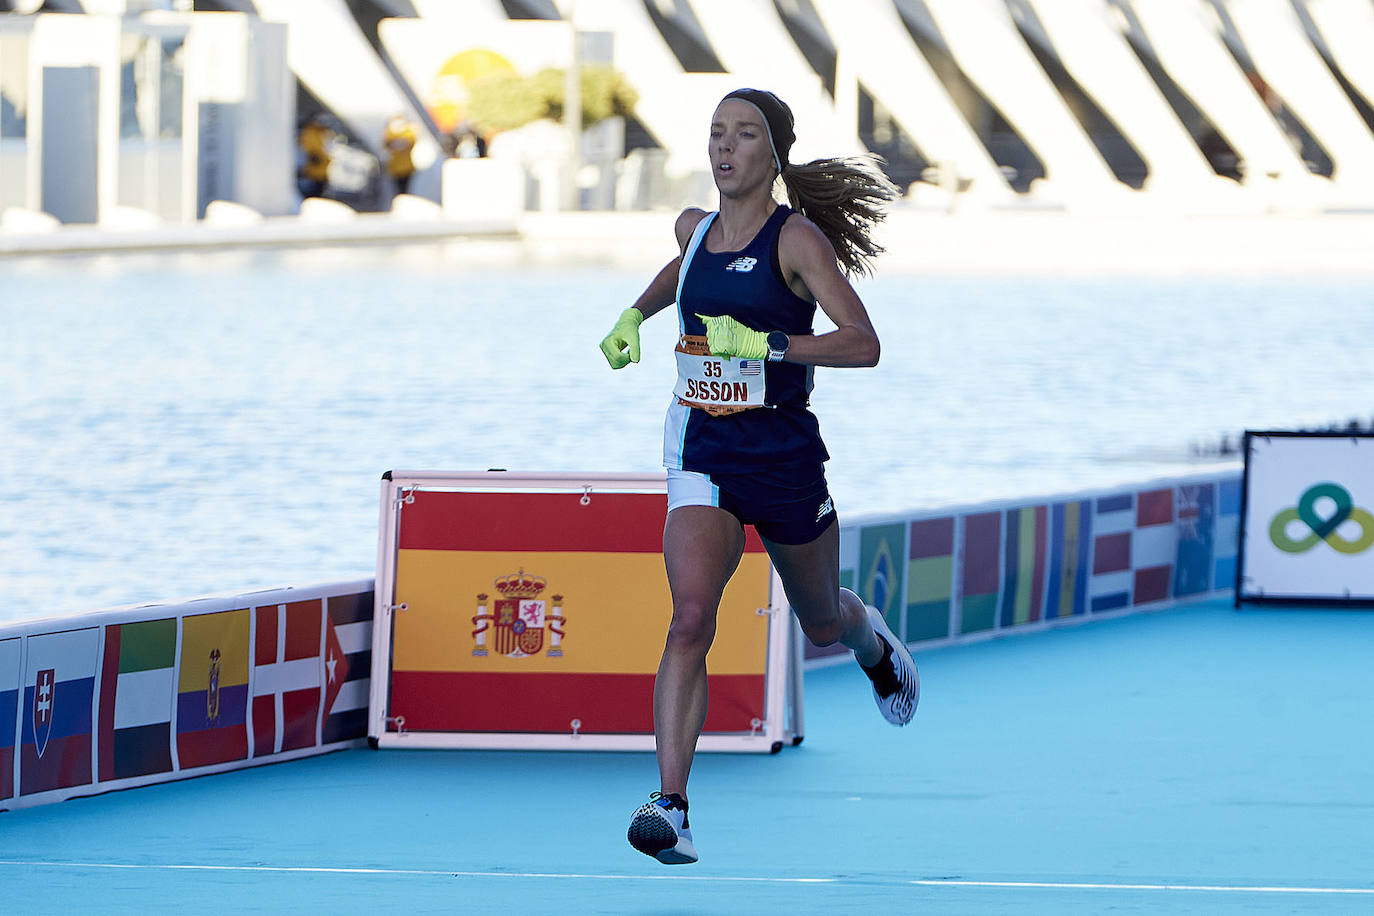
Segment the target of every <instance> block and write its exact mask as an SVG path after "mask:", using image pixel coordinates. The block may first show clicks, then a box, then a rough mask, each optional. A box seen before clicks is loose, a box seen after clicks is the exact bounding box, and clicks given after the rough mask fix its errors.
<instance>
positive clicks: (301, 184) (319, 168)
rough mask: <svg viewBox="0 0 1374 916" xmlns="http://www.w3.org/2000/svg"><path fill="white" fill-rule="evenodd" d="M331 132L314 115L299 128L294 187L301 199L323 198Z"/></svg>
mask: <svg viewBox="0 0 1374 916" xmlns="http://www.w3.org/2000/svg"><path fill="white" fill-rule="evenodd" d="M332 140H333V131H331V130H330V129H329V127H328V126H327V125H326V124H325V122H324V118H322V117H321V116H319V115H314V116H312V117H311V118H310V120H308V121H306V122H305V126H304V127H302V128H301V132H300V136H299V138H298V140H297V142H298V143H299V144H300V148H301V154H302V158H301V165H300V169H299V170H298V171H297V173H296V185H297V187H298V188H299V189H300V192H301V197H323V196H324V192H325V189H326V187H327V186H328V184H329V162H330V155H329V144H330V142H331V141H332Z"/></svg>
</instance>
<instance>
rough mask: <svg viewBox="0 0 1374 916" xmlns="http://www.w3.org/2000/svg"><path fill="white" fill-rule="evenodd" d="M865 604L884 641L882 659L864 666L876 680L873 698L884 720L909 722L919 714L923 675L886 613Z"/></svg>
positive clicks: (880, 639)
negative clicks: (874, 663)
mask: <svg viewBox="0 0 1374 916" xmlns="http://www.w3.org/2000/svg"><path fill="white" fill-rule="evenodd" d="M865 607H866V608H867V609H868V619H869V622H870V623H872V624H873V632H874V633H876V634H877V636H878V641H879V642H880V643H882V644H883V659H882V661H880V662H879V663H878V664H877V665H875V666H873V667H872V668H864V669H863V670H864V673H865V674H867V675H868V677H869V680H871V681H872V682H873V701H874V702H875V703H877V704H878V711H879V712H881V713H882V714H883V718H884V719H887V721H889V722H891V723H892V724H893V725H906V724H907V723H908V722H910V721H911V717H912V716H914V715H916V704H917V703H919V702H920V701H921V675H920V674H919V673H918V672H917V671H916V662H915V661H913V660H912V658H911V653H910V652H908V651H907V648H906V645H905V644H903V642H902V641H901V640H900V639H898V638H897V634H895V633H893V632H892V629H891V628H890V627H889V626H888V625H887V621H886V620H884V619H883V615H882V614H881V613H879V612H878V609H877V608H875V607H872V606H871V605H865ZM860 667H862V666H860Z"/></svg>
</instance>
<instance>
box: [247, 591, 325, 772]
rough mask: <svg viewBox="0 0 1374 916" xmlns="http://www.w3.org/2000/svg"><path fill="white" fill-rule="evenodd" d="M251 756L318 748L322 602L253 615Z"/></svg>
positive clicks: (267, 609) (299, 603) (262, 610)
mask: <svg viewBox="0 0 1374 916" xmlns="http://www.w3.org/2000/svg"><path fill="white" fill-rule="evenodd" d="M254 613H255V614H256V616H257V619H256V621H255V623H256V626H257V633H256V635H255V637H254V640H253V643H254V648H253V756H254V757H262V756H264V755H266V754H275V753H280V752H281V751H290V750H295V749H297V748H302V747H313V746H314V745H315V744H316V743H317V736H318V729H319V718H320V682H321V664H322V663H321V661H320V641H321V632H322V631H321V625H322V619H323V614H324V605H323V602H321V601H320V600H318V599H316V600H314V601H297V602H294V603H292V604H280V605H274V606H270V607H260V608H257V609H256V611H255V612H254Z"/></svg>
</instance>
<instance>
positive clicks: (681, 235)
mask: <svg viewBox="0 0 1374 916" xmlns="http://www.w3.org/2000/svg"><path fill="white" fill-rule="evenodd" d="M795 139H796V137H795V134H794V128H793V119H792V111H791V109H790V108H788V107H787V105H786V104H784V103H783V102H782V100H781V99H779V98H778V97H777V96H775V95H774V94H773V93H771V92H765V91H762V90H758V89H740V90H736V91H735V92H732V93H730V94H729V95H727V96H726V97H725V98H724V99H722V100H721V102H720V104H719V105H718V106H717V108H716V111H715V115H714V116H713V117H712V119H711V131H710V141H709V143H708V145H707V149H708V155H709V159H710V163H711V171H712V174H713V175H714V178H715V183H716V189H717V190H718V191H719V192H720V209H719V210H718V211H716V212H715V213H704V212H702V211H701V210H697V209H688V210H684V211H683V212H682V214H681V215H679V216H678V218H677V225H676V227H675V228H676V235H677V244H678V251H679V255H678V256H677V257H676V258H674V259H673V260H672V261H670V262H668V264H667V265H666V266H665V267H664V268H663V270H661V271H660V272H659V274H658V276H657V277H655V278H654V280H653V281H652V282H651V283H650V284H649V287H648V289H646V290H645V291H644V293H643V294H642V295H641V296H640V297H639V299H638V300H637V301H636V302H635V304H634V305H633V306H632V307H630V308H628V309H626V310H625V311H624V312H622V313H621V315H620V318H619V320H618V321H617V322H616V324H615V327H614V328H613V329H612V331H611V333H610V334H608V335H607V336H606V339H605V340H604V341H602V344H601V351H602V353H604V354H605V356H606V359H607V361H608V362H609V363H610V365H611V368H613V369H620V368H623V367H625V366H626V365H628V364H629V363H631V362H638V361H639V356H640V344H639V324H640V322H642V321H644V320H645V319H646V318H649V317H650V316H652V315H655V314H657V313H658V312H660V311H663V310H665V309H666V308H668V307H669V306H670V305H672V304H673V303H674V302H676V303H677V312H678V315H677V319H678V321H677V323H678V331H679V338H678V346H677V354H676V356H677V366H678V384H677V387H676V389H675V391H674V395H675V396H674V397H673V399H672V401H671V403H670V405H669V408H668V417H667V421H666V422H665V424H664V449H663V450H664V465H665V466H666V467H667V468H668V519H667V522H666V524H665V526H664V530H663V559H664V565H665V567H666V568H667V573H668V589H669V592H670V593H671V595H672V602H673V615H672V620H671V622H670V623H669V626H668V636H667V640H666V644H665V646H664V649H663V657H662V659H661V661H660V662H659V667H658V673H657V676H656V677H655V680H654V739H655V743H656V747H657V751H658V770H659V791H657V792H654V793H653V794H652V795H651V796H650V801H649V802H648V803H646V804H644V805H641V806H640V807H639V808H638V809H637V810H636V811H635V812H634V814H633V815H632V818H631V822H630V828H629V831H628V839H629V841H630V845H632V846H633V847H634V848H635V849H637V850H639V851H640V852H642V853H644V854H646V855H650V856H653V857H654V858H656V859H657V860H658V861H660V862H662V863H664V864H665V865H674V864H684V863H688V862H695V861H697V850H696V846H695V844H694V841H693V839H692V831H691V828H690V825H689V823H688V818H687V777H688V773H689V771H690V770H691V766H692V760H693V757H694V756H695V754H696V746H697V739H698V738H699V737H700V736H701V731H702V728H703V727H704V726H705V723H706V705H707V696H706V693H707V679H706V655H707V652H708V651H709V650H710V648H711V643H712V641H713V640H714V638H715V631H716V613H717V611H718V609H719V606H720V600H721V596H722V593H723V592H724V590H725V586H726V583H727V582H728V581H729V580H730V577H731V576H732V575H733V574H734V572H735V568H736V567H737V566H738V565H739V561H740V558H741V556H742V554H743V551H744V544H745V534H744V526H745V525H746V524H749V525H753V526H754V529H755V530H756V531H757V532H758V534H759V536H760V538H761V539H762V541H763V545H764V547H765V548H767V550H768V554H769V558H770V559H771V560H772V562H773V567H774V569H776V570H777V573H778V576H779V577H780V578H781V579H782V584H783V589H784V591H785V592H786V594H787V601H788V604H790V605H791V607H792V611H793V613H794V614H796V616H797V620H798V621H799V622H800V624H801V628H802V631H803V632H804V633H805V634H806V635H807V636H808V637H809V638H810V639H811V641H812V642H813V643H815V644H816V645H821V646H824V645H831V644H833V643H836V642H838V643H840V644H842V645H844V646H846V647H848V648H849V649H852V650H853V652H854V656H855V658H856V659H857V660H858V662H859V665H860V666H861V667H862V668H863V670H864V673H865V674H867V675H868V678H869V680H870V681H871V682H872V686H873V699H874V701H875V702H876V703H877V705H878V709H879V711H880V712H881V713H882V715H883V717H884V718H886V719H887V720H888V721H889V722H891V723H892V724H893V725H905V724H907V723H908V722H910V721H911V718H912V716H913V714H914V713H915V712H916V704H917V702H918V700H919V697H920V680H919V677H918V674H917V671H916V665H915V663H914V662H913V661H912V658H911V654H910V653H909V652H908V651H907V648H906V646H905V645H904V644H903V643H902V641H901V640H900V639H899V638H898V637H897V636H896V635H895V634H894V633H893V632H892V630H891V629H890V628H889V627H888V625H887V623H886V621H884V620H883V616H882V614H881V613H879V612H878V611H877V610H876V609H875V608H872V607H866V606H865V605H864V603H863V601H862V600H861V599H860V598H859V596H858V595H856V594H854V592H852V591H850V590H849V589H846V588H841V587H840V568H839V567H840V557H839V544H840V537H839V525H838V524H837V523H836V515H835V506H834V502H833V501H832V500H831V498H830V493H829V490H828V487H827V485H826V481H825V469H824V462H825V461H826V460H827V459H828V458H829V457H830V456H829V454H828V453H827V452H826V448H825V444H824V443H823V442H822V441H821V436H820V428H819V424H818V423H817V421H816V417H815V415H813V414H812V413H811V411H810V410H809V409H808V405H809V403H810V394H811V388H812V370H813V368H814V367H815V366H837V367H843V366H853V367H860V366H873V365H876V364H877V362H878V354H879V344H878V335H877V333H876V332H875V331H874V330H873V325H872V323H871V322H870V321H869V317H868V312H867V310H866V309H865V308H864V304H863V302H862V301H860V299H859V296H858V295H857V294H856V293H855V291H854V288H853V286H851V285H850V283H849V280H848V278H847V277H846V276H845V274H846V273H849V274H854V273H862V272H866V271H867V270H868V268H869V265H870V261H871V260H872V258H873V257H874V256H876V255H877V254H878V253H879V252H881V251H882V249H881V247H879V246H878V245H877V244H875V243H874V242H873V241H872V238H871V235H870V232H871V230H872V227H873V225H874V224H875V223H876V222H877V221H878V220H880V219H882V217H883V215H884V210H883V208H884V207H885V205H886V204H887V203H888V202H889V201H891V200H893V199H894V198H895V197H896V196H897V194H898V192H897V189H896V188H895V187H894V186H893V185H892V183H891V182H890V181H889V180H887V178H886V177H885V176H884V175H883V174H882V173H881V172H880V171H879V170H878V169H877V168H876V166H875V164H874V162H873V160H871V159H860V158H855V159H822V160H815V161H813V162H808V163H805V164H794V163H791V162H789V161H788V153H789V152H790V150H791V148H792V144H793V142H794V141H795ZM779 177H781V179H782V183H783V184H784V185H785V186H786V189H787V195H788V199H789V200H790V202H791V206H790V207H789V206H788V205H786V204H781V203H778V202H777V201H776V200H774V198H773V187H774V182H775V181H776V180H777V179H778V178H779ZM817 306H819V307H820V309H821V310H822V311H824V312H825V314H826V316H827V317H828V318H829V319H830V320H831V321H832V322H833V323H834V325H835V328H836V329H835V330H834V331H831V332H829V333H824V334H816V333H815V332H814V330H813V322H814V319H815V315H816V308H817Z"/></svg>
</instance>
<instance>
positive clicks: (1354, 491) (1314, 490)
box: [1236, 432, 1374, 603]
mask: <svg viewBox="0 0 1374 916" xmlns="http://www.w3.org/2000/svg"><path fill="white" fill-rule="evenodd" d="M1236 598H1237V601H1238V602H1239V601H1265V600H1295V601H1311V600H1316V601H1325V602H1362V603H1363V602H1370V603H1374V435H1368V434H1365V435H1356V434H1349V433H1328V434H1294V433H1279V432H1247V433H1246V435H1245V479H1244V498H1243V504H1242V512H1241V558H1240V573H1239V584H1238V586H1237V591H1236Z"/></svg>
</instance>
